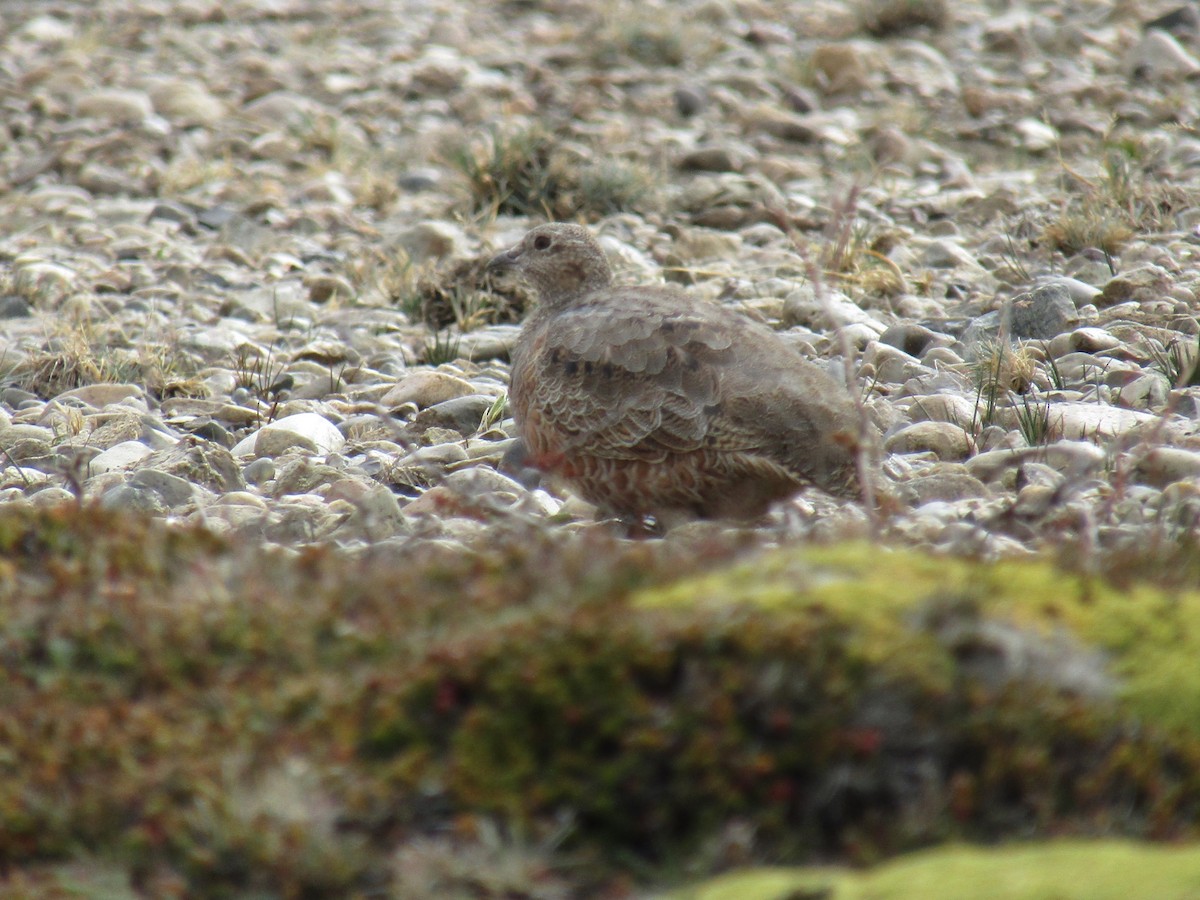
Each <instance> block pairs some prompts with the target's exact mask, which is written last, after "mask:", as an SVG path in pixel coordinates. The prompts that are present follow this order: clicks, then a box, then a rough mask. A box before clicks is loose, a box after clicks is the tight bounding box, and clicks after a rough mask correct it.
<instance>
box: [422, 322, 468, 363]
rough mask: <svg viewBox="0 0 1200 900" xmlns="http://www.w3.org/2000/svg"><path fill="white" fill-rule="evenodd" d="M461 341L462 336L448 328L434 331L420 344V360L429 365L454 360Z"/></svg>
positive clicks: (457, 356) (456, 357)
mask: <svg viewBox="0 0 1200 900" xmlns="http://www.w3.org/2000/svg"><path fill="white" fill-rule="evenodd" d="M461 343H462V338H461V337H460V336H459V335H456V334H452V333H451V332H450V330H449V329H443V330H442V331H435V332H434V333H433V334H432V335H431V336H430V337H429V338H428V339H427V340H426V341H425V343H424V344H422V345H421V362H423V363H425V364H426V365H429V366H438V365H441V364H442V363H448V362H454V361H455V360H456V359H458V358H459V355H458V348H459V345H460V344H461Z"/></svg>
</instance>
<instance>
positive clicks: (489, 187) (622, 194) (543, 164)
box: [448, 125, 658, 220]
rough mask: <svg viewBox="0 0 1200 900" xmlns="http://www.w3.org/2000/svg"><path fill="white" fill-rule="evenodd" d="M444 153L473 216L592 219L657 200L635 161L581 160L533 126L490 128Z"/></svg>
mask: <svg viewBox="0 0 1200 900" xmlns="http://www.w3.org/2000/svg"><path fill="white" fill-rule="evenodd" d="M448 155H449V160H450V163H451V164H452V165H453V166H454V167H455V168H456V169H458V170H459V171H460V172H461V173H462V174H463V176H464V177H465V178H466V182H467V188H468V191H469V195H470V202H471V209H472V211H473V212H475V213H485V214H489V215H500V214H504V215H516V216H532V217H535V218H545V219H552V220H569V219H575V218H578V217H583V218H586V219H589V220H595V219H598V218H600V217H602V216H605V215H609V214H611V213H614V212H621V211H625V210H631V211H645V210H648V209H652V208H653V207H654V206H655V205H656V204H657V202H658V201H657V195H658V185H657V180H656V179H655V178H654V177H653V175H652V174H651V173H650V171H649V169H648V168H646V167H645V166H643V165H642V164H640V163H636V162H630V161H627V160H623V159H620V158H611V157H609V158H604V157H601V158H599V159H589V158H587V156H586V154H580V153H579V152H578V151H576V150H569V149H568V148H567V147H566V146H565V144H564V143H563V141H561V140H560V139H559V138H558V137H557V136H556V135H555V134H554V133H552V132H551V131H549V130H548V129H546V128H544V127H542V126H540V125H534V126H530V127H528V128H510V129H494V130H493V131H491V132H490V133H488V134H486V135H483V136H481V137H479V138H477V139H475V140H472V141H469V142H467V143H465V144H463V145H461V146H459V147H455V148H453V149H452V150H451V151H450V152H449V154H448Z"/></svg>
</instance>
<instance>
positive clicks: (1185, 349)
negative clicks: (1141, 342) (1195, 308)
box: [1150, 338, 1200, 388]
mask: <svg viewBox="0 0 1200 900" xmlns="http://www.w3.org/2000/svg"><path fill="white" fill-rule="evenodd" d="M1150 357H1151V359H1152V360H1153V362H1154V365H1155V366H1157V368H1158V370H1159V372H1160V373H1162V376H1163V378H1165V379H1166V380H1167V384H1168V386H1169V387H1171V388H1181V387H1192V386H1195V385H1198V384H1200V366H1197V362H1198V361H1200V338H1197V339H1196V340H1195V341H1192V342H1191V343H1190V344H1189V343H1185V342H1183V341H1180V340H1174V341H1171V343H1169V344H1167V346H1166V347H1161V346H1159V345H1158V344H1156V343H1152V344H1151V345H1150Z"/></svg>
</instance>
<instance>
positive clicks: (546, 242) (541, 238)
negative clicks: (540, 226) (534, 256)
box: [533, 234, 550, 250]
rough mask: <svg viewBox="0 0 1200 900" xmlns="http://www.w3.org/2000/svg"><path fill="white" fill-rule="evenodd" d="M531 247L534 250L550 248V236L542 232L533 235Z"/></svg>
mask: <svg viewBox="0 0 1200 900" xmlns="http://www.w3.org/2000/svg"><path fill="white" fill-rule="evenodd" d="M533 249H534V250H548V249H550V238H549V237H547V236H546V235H544V234H539V235H538V236H537V237H535V238H534V239H533Z"/></svg>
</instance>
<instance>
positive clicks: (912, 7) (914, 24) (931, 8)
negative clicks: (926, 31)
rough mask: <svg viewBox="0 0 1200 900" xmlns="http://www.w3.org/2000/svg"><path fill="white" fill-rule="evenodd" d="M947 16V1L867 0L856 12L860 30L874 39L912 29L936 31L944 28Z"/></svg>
mask: <svg viewBox="0 0 1200 900" xmlns="http://www.w3.org/2000/svg"><path fill="white" fill-rule="evenodd" d="M949 14H950V5H949V4H948V3H947V2H946V0H866V2H864V3H863V4H862V5H861V7H860V8H859V19H860V21H861V22H862V27H863V28H864V29H865V30H866V31H867V33H869V34H872V35H874V36H875V37H888V36H889V35H894V34H903V33H904V32H906V31H912V30H913V29H915V28H931V29H939V28H942V27H944V26H945V25H946V21H947V19H948V18H949Z"/></svg>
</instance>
